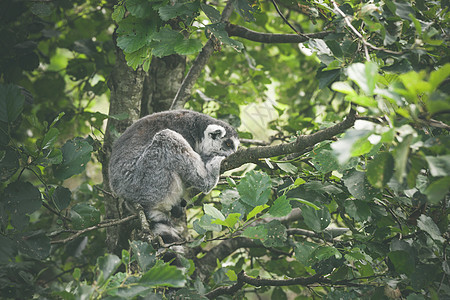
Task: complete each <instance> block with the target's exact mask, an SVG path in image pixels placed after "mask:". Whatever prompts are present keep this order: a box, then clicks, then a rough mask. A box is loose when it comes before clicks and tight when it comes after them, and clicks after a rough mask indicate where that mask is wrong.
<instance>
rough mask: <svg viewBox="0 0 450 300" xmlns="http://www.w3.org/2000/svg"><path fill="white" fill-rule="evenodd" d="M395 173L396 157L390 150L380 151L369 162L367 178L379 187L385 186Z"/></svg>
mask: <svg viewBox="0 0 450 300" xmlns="http://www.w3.org/2000/svg"><path fill="white" fill-rule="evenodd" d="M393 174H394V158H393V157H392V155H391V154H390V153H389V152H380V153H378V154H377V155H375V157H374V158H373V160H371V161H370V162H369V163H368V164H367V180H368V181H369V182H370V184H371V185H372V186H373V187H375V188H378V189H381V188H383V187H384V186H385V185H386V184H387V183H388V182H389V180H390V179H391V177H392V175H393Z"/></svg>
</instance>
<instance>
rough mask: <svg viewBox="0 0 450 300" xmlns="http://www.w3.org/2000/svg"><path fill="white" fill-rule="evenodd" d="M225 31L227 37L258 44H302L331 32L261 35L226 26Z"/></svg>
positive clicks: (245, 29) (240, 27) (231, 25)
mask: <svg viewBox="0 0 450 300" xmlns="http://www.w3.org/2000/svg"><path fill="white" fill-rule="evenodd" d="M226 30H227V32H228V35H229V36H237V37H241V38H244V39H247V40H250V41H254V42H259V43H266V44H270V43H303V42H306V41H308V40H309V39H314V38H317V39H321V38H324V37H325V36H327V35H328V34H330V33H333V31H322V32H317V33H305V34H302V35H298V34H279V33H262V32H257V31H253V30H250V29H248V28H245V27H242V26H239V25H234V24H229V23H228V24H227V26H226Z"/></svg>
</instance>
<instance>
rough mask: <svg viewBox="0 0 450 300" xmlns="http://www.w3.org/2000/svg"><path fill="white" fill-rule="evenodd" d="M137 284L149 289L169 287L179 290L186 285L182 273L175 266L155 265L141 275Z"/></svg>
mask: <svg viewBox="0 0 450 300" xmlns="http://www.w3.org/2000/svg"><path fill="white" fill-rule="evenodd" d="M139 283H141V284H143V285H146V286H151V287H158V286H170V287H178V288H179V287H183V286H184V285H185V284H186V278H185V277H184V275H183V272H182V271H181V270H180V269H178V268H177V267H175V266H171V265H169V264H157V265H155V266H154V267H153V268H151V269H150V270H148V271H147V272H146V273H145V274H144V275H142V277H141V279H140V280H139Z"/></svg>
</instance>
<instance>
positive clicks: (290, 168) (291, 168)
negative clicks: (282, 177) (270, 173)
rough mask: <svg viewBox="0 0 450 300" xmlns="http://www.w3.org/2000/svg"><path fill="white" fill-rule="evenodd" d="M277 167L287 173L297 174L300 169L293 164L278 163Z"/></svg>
mask: <svg viewBox="0 0 450 300" xmlns="http://www.w3.org/2000/svg"><path fill="white" fill-rule="evenodd" d="M277 166H278V167H279V168H280V169H281V170H283V171H284V172H286V173H290V174H296V173H297V172H298V168H297V167H296V166H294V165H293V164H291V163H284V162H283V163H277Z"/></svg>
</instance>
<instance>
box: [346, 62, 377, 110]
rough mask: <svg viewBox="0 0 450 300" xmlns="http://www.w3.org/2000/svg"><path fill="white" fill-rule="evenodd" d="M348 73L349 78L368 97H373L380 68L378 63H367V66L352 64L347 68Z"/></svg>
mask: <svg viewBox="0 0 450 300" xmlns="http://www.w3.org/2000/svg"><path fill="white" fill-rule="evenodd" d="M347 73H348V77H349V78H350V79H351V80H353V81H354V82H355V83H356V84H357V85H358V86H359V87H360V88H361V90H363V92H364V93H365V94H366V95H367V96H371V95H373V91H374V89H375V83H376V78H377V73H378V66H377V64H376V63H374V62H366V63H365V64H362V63H355V64H352V65H350V66H349V67H348V68H347ZM372 101H374V100H372ZM370 106H372V105H370Z"/></svg>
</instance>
